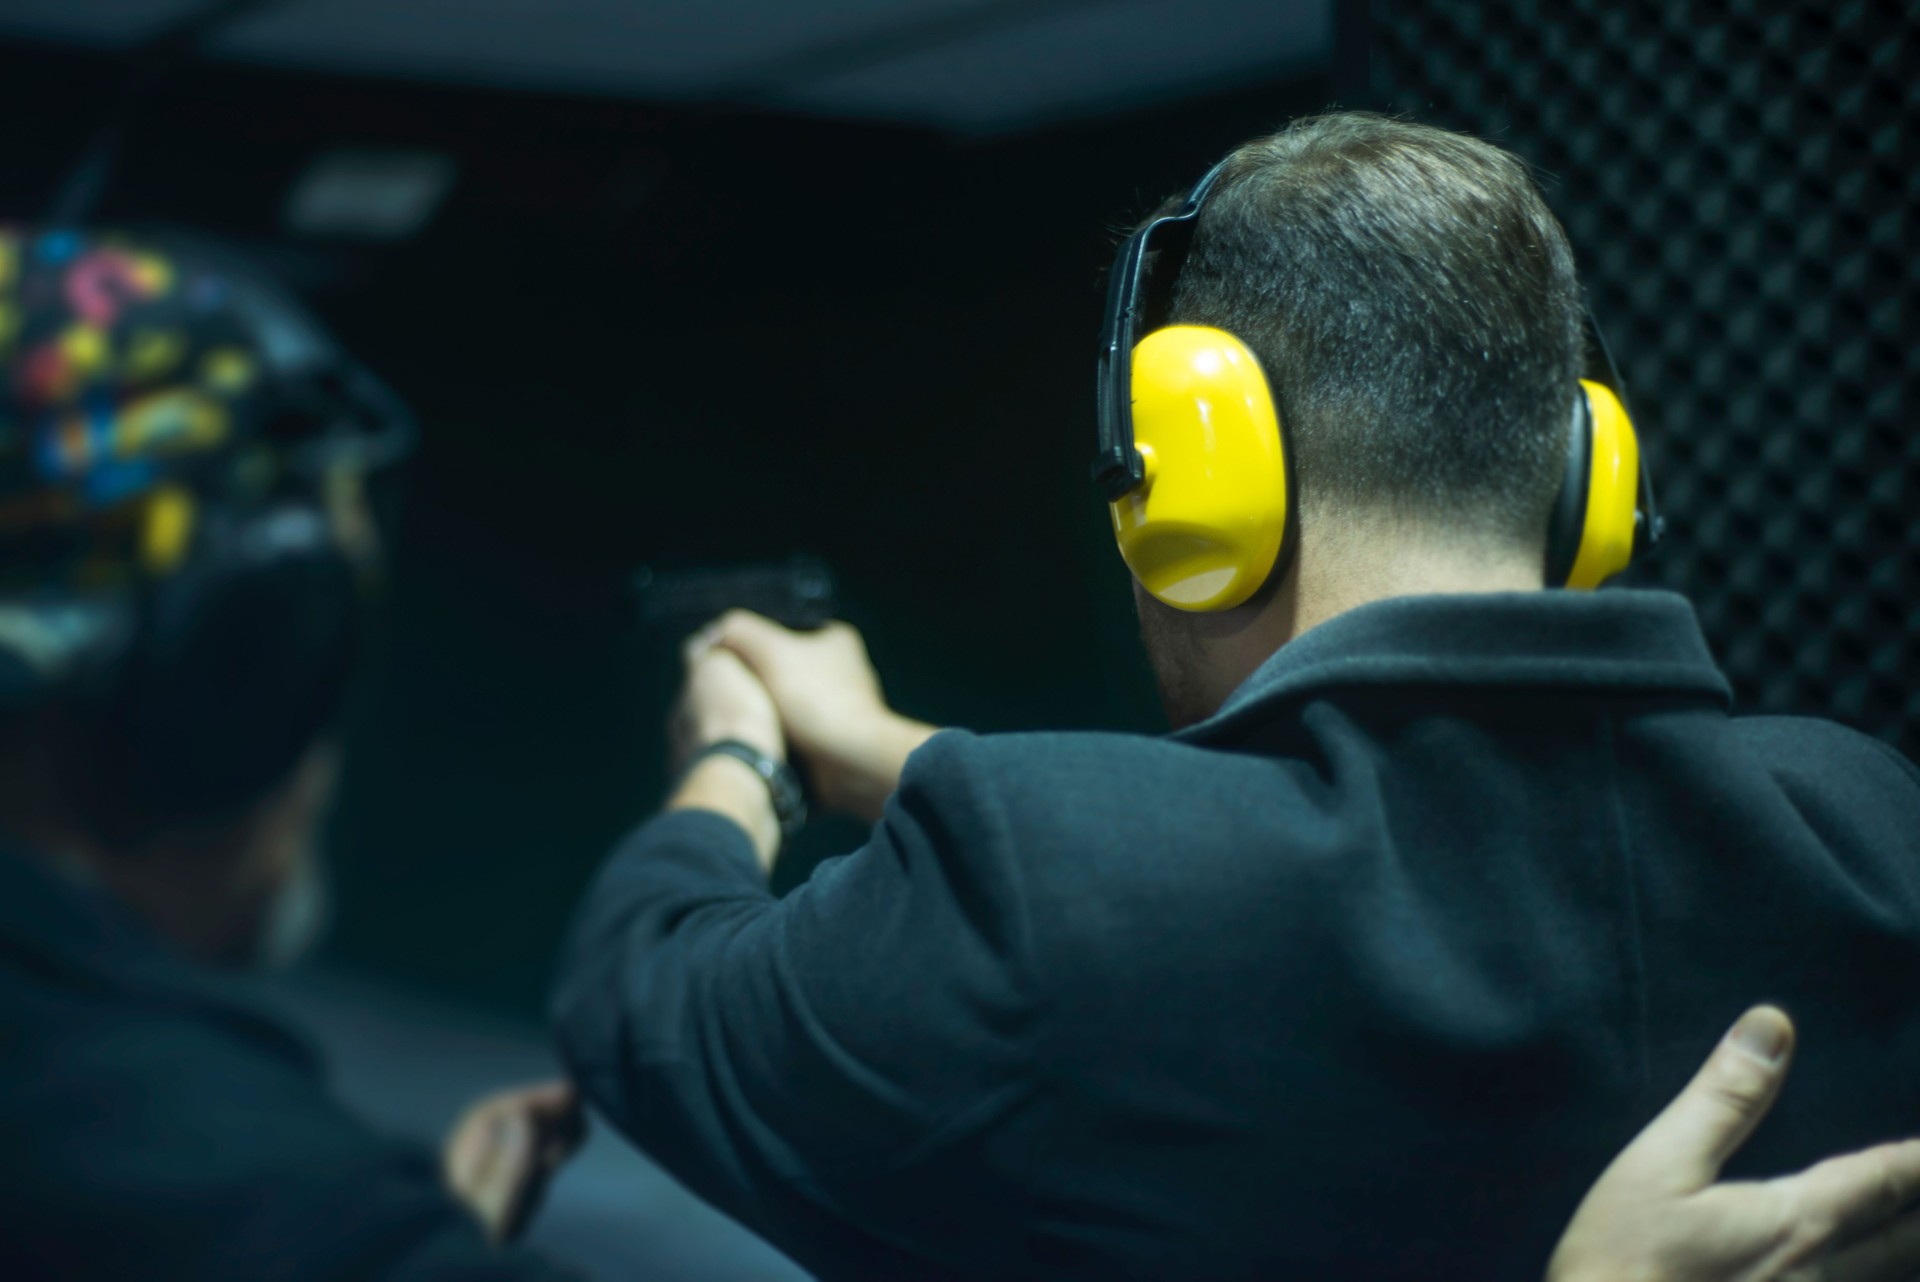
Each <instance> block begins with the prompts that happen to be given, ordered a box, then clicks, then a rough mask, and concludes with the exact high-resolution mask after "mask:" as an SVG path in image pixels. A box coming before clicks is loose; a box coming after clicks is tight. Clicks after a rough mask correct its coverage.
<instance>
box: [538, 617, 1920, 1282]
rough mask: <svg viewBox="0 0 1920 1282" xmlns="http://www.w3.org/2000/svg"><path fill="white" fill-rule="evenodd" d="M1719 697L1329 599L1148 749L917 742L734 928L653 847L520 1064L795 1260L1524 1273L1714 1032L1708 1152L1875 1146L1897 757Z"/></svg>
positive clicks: (1909, 922)
mask: <svg viewBox="0 0 1920 1282" xmlns="http://www.w3.org/2000/svg"><path fill="white" fill-rule="evenodd" d="M1728 701H1729V697H1728V691H1727V686H1726V683H1725V682H1724V680H1723V679H1722V678H1721V676H1720V674H1719V673H1718V672H1717V671H1716V669H1715V668H1714V665H1713V663H1712V661H1711V659H1710V658H1709V657H1708V654H1707V651H1706V648H1705V645H1704V644H1703V642H1702V640H1701V637H1700V633H1699V630H1698V627H1697V625H1696V623H1695V621H1694V617H1693V614H1692V612H1691V610H1690V609H1689V607H1688V606H1687V604H1686V602H1684V601H1683V600H1681V599H1679V598H1677V597H1673V596H1668V595H1661V594H1649V593H1629V592H1606V593H1601V594H1597V595H1575V594H1571V593H1532V594H1523V595H1513V596H1498V597H1451V598H1448V597H1435V598H1419V599H1403V600H1394V601H1388V602H1383V603H1379V604H1375V605H1371V606H1368V607H1365V608H1363V609H1359V610H1355V611H1353V612H1352V613H1350V614H1347V615H1343V616H1341V617H1339V618H1337V619H1335V620H1333V621H1331V622H1329V623H1327V624H1325V625H1323V626H1321V627H1319V628H1316V629H1314V630H1313V631H1312V632H1310V633H1308V634H1307V635H1305V636H1304V637H1302V638H1300V639H1299V640H1297V641H1295V642H1293V643H1292V644H1290V645H1288V646H1287V647H1286V648H1285V649H1283V650H1282V651H1281V652H1280V653H1279V654H1277V655H1275V656H1274V657H1273V658H1272V659H1271V660H1270V661H1268V662H1267V663H1266V664H1265V665H1264V666H1263V667H1262V668H1261V669H1260V671H1259V672H1257V673H1256V674H1255V675H1254V676H1253V677H1252V678H1251V679H1250V680H1249V681H1248V682H1247V683H1246V684H1245V685H1244V686H1243V687H1242V688H1241V689H1240V690H1239V691H1238V692H1237V693H1235V694H1234V696H1233V697H1232V698H1231V699H1230V700H1228V702H1227V704H1226V705H1225V706H1224V707H1223V708H1222V709H1221V710H1220V712H1219V714H1218V715H1217V716H1215V717H1213V718H1212V719H1211V720H1209V721H1207V722H1205V723H1203V724H1201V725H1198V726H1195V727H1193V728H1191V729H1189V730H1187V731H1184V732H1182V733H1179V734H1175V735H1173V736H1171V737H1169V738H1161V739H1151V738H1143V737H1130V736H1125V735H1113V734H1040V735H1009V736H994V737H987V738H976V737H974V736H972V735H968V734H964V733H959V732H949V733H945V734H941V735H939V736H938V737H936V738H935V739H934V740H932V741H931V742H930V743H929V744H928V745H927V746H926V747H925V748H923V749H922V750H921V751H920V752H918V753H917V754H915V756H914V758H913V759H912V761H911V762H910V763H909V765H908V767H907V770H906V773H905V775H904V777H903V778H902V780H901V784H900V788H899V791H898V792H897V794H896V795H895V796H894V798H893V799H892V801H891V802H890V803H889V805H888V807H887V812H886V816H885V818H884V819H883V820H882V821H881V823H880V824H879V825H878V827H876V828H875V830H874V832H873V835H872V839H871V840H870V842H869V843H868V844H867V845H866V846H865V847H864V848H863V849H861V850H859V851H857V852H856V853H854V854H852V855H849V856H847V857H845V858H843V859H840V860H837V861H833V862H830V863H828V864H826V865H824V866H822V867H821V868H820V870H819V871H818V872H817V873H816V874H815V875H814V876H813V878H812V880H811V881H810V882H809V883H808V884H807V885H806V886H804V887H803V888H801V889H799V890H797V891H795V892H794V893H793V894H791V895H790V896H788V897H787V898H786V899H784V900H781V901H775V900H774V899H772V898H770V897H769V896H768V894H767V891H766V889H765V886H764V883H763V879H762V878H761V876H760V875H759V874H758V873H757V872H756V870H755V867H754V862H753V857H752V852H751V849H750V847H749V844H748V841H747V838H746V836H745V835H744V834H743V833H742V832H741V831H740V830H739V829H738V828H737V827H735V826H734V825H733V824H731V823H729V822H728V821H726V820H725V819H722V818H720V817H719V816H717V815H713V814H709V813H702V812H675V813H671V814H668V815H666V816H664V817H661V818H658V819H655V820H654V821H653V822H651V823H649V824H646V825H645V826H643V827H642V828H640V829H639V831H638V832H636V833H635V834H634V835H633V836H632V837H631V838H630V839H629V840H628V841H627V842H626V844H625V845H624V846H622V847H621V848H620V850H619V851H618V852H617V853H616V854H615V855H614V857H613V858H612V860H611V862H610V863H609V864H608V865H607V867H606V869H605V870H604V872H603V873H602V874H601V876H600V879H599V882H598V884H597V885H596V886H595V887H594V889H593V891H592V892H591V895H590V897H589V899H588V901H587V903H586V906H585V907H584V909H583V910H582V913H581V916H580V918H579V920H578V923H577V925H576V927H575V930H574V934H573V938H572V941H571V944H570V947H569V951H568V954H567V957H566V960H565V963H564V966H563V970H562V979H561V984H560V987H559V990H558V996H557V1005H556V1010H557V1015H558V1023H559V1032H560V1036H561V1039H562V1042H563V1044H564V1049H565V1050H566V1052H567V1054H568V1056H569V1058H570V1060H571V1063H572V1064H573V1066H574V1068H575V1070H576V1071H577V1072H578V1073H579V1075H580V1077H581V1079H582V1081H583V1082H584V1083H585V1085H586V1087H587V1089H588V1091H589V1093H590V1094H591V1096H592V1098H593V1099H594V1100H595V1101H596V1102H597V1103H598V1104H599V1105H600V1107H601V1108H603V1109H605V1110H606V1112H607V1113H608V1114H609V1115H610V1116H611V1117H612V1118H613V1119H614V1120H615V1122H616V1123H617V1124H618V1125H619V1126H620V1127H621V1128H623V1129H624V1130H625V1131H626V1132H627V1133H628V1134H629V1135H631V1136H632V1137H633V1138H634V1139H635V1140H636V1141H638V1142H639V1143H640V1144H641V1145H642V1146H644V1147H645V1148H646V1149H647V1150H648V1151H649V1152H650V1153H652V1154H653V1155H654V1157H656V1158H657V1159H658V1160H659V1161H660V1162H661V1163H662V1164H664V1165H665V1166H666V1167H667V1168H668V1169H669V1170H671V1171H673V1172H674V1173H676V1174H677V1175H679V1176H680V1177H681V1178H682V1179H684V1180H685V1181H686V1182H687V1183H688V1184H689V1185H690V1186H691V1187H692V1188H693V1189H694V1190H695V1191H697V1192H699V1193H701V1194H702V1195H704V1196H705V1197H707V1198H709V1199H711V1200H712V1201H713V1202H714V1203H715V1204H717V1205H718V1206H720V1207H721V1208H723V1209H724V1210H726V1211H728V1212H730V1213H732V1214H734V1215H736V1216H738V1217H739V1218H740V1219H742V1220H744V1221H745V1222H746V1223H747V1224H748V1225H750V1226H752V1227H754V1228H756V1229H758V1230H759V1231H760V1232H762V1233H764V1234H765V1235H766V1236H767V1237H769V1238H770V1239H771V1240H772V1241H773V1242H775V1243H776V1244H778V1245H779V1246H781V1247H783V1248H785V1249H786V1250H787V1251H789V1252H790V1253H791V1254H792V1255H793V1256H794V1257H795V1258H796V1259H798V1260H799V1261H801V1262H802V1263H803V1264H806V1265H809V1266H811V1267H812V1268H814V1269H816V1270H817V1271H819V1272H821V1273H822V1274H824V1275H827V1276H836V1277H874V1278H908V1277H921V1276H927V1277H935V1276H938V1277H946V1276H953V1277H961V1276H966V1277H975V1278H996V1279H998V1278H1086V1279H1095V1278H1099V1279H1110V1278H1122V1277H1130V1278H1193V1279H1208V1280H1210V1282H1215V1280H1221V1279H1231V1278H1265V1279H1278V1278H1294V1277H1299V1278H1306V1277H1327V1278H1341V1279H1365V1278H1407V1279H1413V1278H1419V1279H1426V1280H1431V1279H1463V1280H1466V1279H1471V1280H1472V1282H1488V1280H1490V1279H1501V1278H1514V1279H1520V1278H1537V1277H1539V1275H1540V1273H1541V1270H1542V1269H1543V1267H1544V1265H1545V1263H1546V1260H1547V1257H1548V1255H1549V1253H1550V1251H1551V1248H1552V1245H1553V1243H1554V1241H1555V1239H1556V1237H1557V1236H1558V1234H1559V1233H1560V1231H1561V1230H1562V1229H1563V1228H1564V1227H1565V1225H1566V1222H1567V1219H1568V1217H1569V1216H1570V1214H1571V1213H1572V1211H1573V1208H1574V1206H1575V1204H1576V1203H1577V1202H1578V1200H1579V1198H1580V1196H1581V1194H1582V1192H1583V1191H1584V1189H1585V1188H1586V1187H1587V1186H1588V1185H1589V1184H1590V1183H1591V1182H1592V1180H1593V1179H1594V1178H1595V1176H1597V1175H1598V1174H1599V1172H1600V1170H1601V1169H1602V1167H1603V1166H1604V1165H1605V1164H1606V1163H1607V1161H1608V1160H1610V1159H1611V1157H1612V1156H1613V1155H1614V1154H1615V1152H1616V1151H1617V1150H1618V1149H1619V1148H1620V1147H1621V1146H1622V1145H1623V1144H1624V1143H1625V1142H1626V1141H1627V1140H1628V1139H1629V1137H1631V1136H1632V1135H1633V1133H1634V1132H1635V1131H1636V1130H1637V1129H1638V1128H1639V1127H1640V1126H1642V1125H1643V1124H1644V1123H1645V1122H1646V1121H1647V1120H1648V1119H1649V1118H1650V1117H1651V1116H1652V1115H1653V1113H1654V1112H1656V1111H1657V1110H1658V1109H1659V1108H1660V1107H1661V1106H1662V1105H1663V1104H1664V1103H1665V1102H1666V1101H1667V1100H1668V1099H1669V1098H1670V1097H1671V1096H1672V1095H1673V1094H1674V1093H1675V1092H1676V1091H1677V1090H1678V1089H1679V1087H1680V1086H1681V1084H1682V1083H1683V1082H1684V1081H1685V1079H1686V1078H1687V1077H1688V1076H1689V1075H1690V1074H1691V1073H1692V1072H1693V1071H1694V1070H1695V1069H1696V1068H1697V1067H1698V1066H1699V1064H1700V1062H1701V1061H1702V1059H1703V1058H1704V1057H1705V1056H1706V1054H1707V1052H1708V1050H1709V1049H1710V1048H1711V1047H1712V1045H1713V1043H1714V1042H1715V1040H1716V1039H1717V1038H1718V1037H1719V1036H1720V1035H1721V1033H1722V1032H1723V1030H1724V1029H1725V1027H1726V1026H1727V1025H1728V1024H1729V1023H1730V1022H1731V1021H1732V1020H1733V1019H1734V1018H1735V1017H1736V1016H1737V1015H1738V1014H1739V1013H1740V1012H1741V1010H1742V1009H1744V1008H1745V1007H1746V1006H1747V1005H1748V1004H1750V1003H1752V1002H1755V1001H1759V1000H1762V999H1771V1000H1774V1001H1777V1002H1780V1003H1782V1004H1783V1005H1784V1006H1785V1007H1786V1009H1787V1010H1788V1011H1789V1012H1790V1013H1791V1014H1792V1015H1793V1016H1794V1017H1795V1019H1796V1020H1797V1021H1798V1022H1799V1026H1800V1031H1801V1036H1802V1050H1801V1052H1800V1056H1799V1063H1798V1065H1797V1067H1796V1068H1795V1069H1794V1073H1793V1079H1792V1080H1791V1081H1790V1082H1789V1083H1788V1086H1787V1089H1786V1096H1785V1100H1784V1102H1783V1103H1782V1104H1781V1105H1780V1106H1779V1108H1778V1109H1777V1110H1776V1111H1775V1114H1774V1115H1773V1116H1772V1117H1771V1118H1769V1119H1768V1121H1767V1122H1766V1123H1765V1125H1764V1126H1763V1127H1762V1128H1761V1130H1760V1132H1759V1135H1758V1137H1757V1138H1756V1139H1755V1140H1753V1141H1752V1143H1751V1144H1750V1145H1749V1147H1748V1149H1747V1151H1746V1152H1744V1153H1743V1154H1742V1156H1741V1161H1740V1162H1739V1163H1737V1164H1736V1167H1735V1170H1736V1171H1737V1170H1742V1169H1744V1170H1747V1171H1774V1172H1778V1171H1782V1170H1785V1169H1788V1168H1795V1167H1798V1166H1800V1165H1802V1164H1805V1163H1809V1162H1811V1161H1813V1160H1815V1159H1817V1158H1820V1157H1824V1156H1827V1155H1829V1154H1831V1153H1834V1152H1837V1151H1839V1150H1842V1149H1846V1148H1849V1147H1852V1146H1857V1145H1865V1144H1868V1143H1870V1142H1876V1141H1879V1140H1882V1139H1887V1138H1891V1137H1894V1136H1898V1135H1901V1134H1903V1133H1910V1132H1914V1131H1916V1130H1920V1090H1916V1089H1915V1086H1916V1083H1920V776H1916V772H1915V771H1914V769H1913V767H1912V766H1910V765H1909V764H1908V763H1907V762H1905V761H1904V760H1902V759H1901V758H1900V757H1898V756H1897V755H1896V754H1895V753H1893V752H1892V751H1891V750H1889V749H1888V748H1887V747H1885V746H1884V745H1882V744H1880V743H1878V742H1875V741H1874V740H1871V739H1868V738H1865V737H1863V736H1861V735H1858V734H1855V733H1852V732H1850V731H1848V730H1845V729H1842V728H1840V727H1838V726H1835V725H1830V724H1826V723H1823V722H1819V721H1807V720H1790V719H1780V718H1749V719H1732V718H1730V717H1729V716H1728Z"/></svg>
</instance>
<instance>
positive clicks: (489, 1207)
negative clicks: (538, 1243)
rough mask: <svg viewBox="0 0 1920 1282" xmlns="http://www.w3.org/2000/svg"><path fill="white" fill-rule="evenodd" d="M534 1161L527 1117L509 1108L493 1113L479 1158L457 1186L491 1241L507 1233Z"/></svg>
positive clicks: (531, 1134) (505, 1235)
mask: <svg viewBox="0 0 1920 1282" xmlns="http://www.w3.org/2000/svg"><path fill="white" fill-rule="evenodd" d="M533 1163H534V1154H533V1127H532V1126H531V1125H530V1124H529V1123H528V1121H527V1119H526V1117H525V1116H523V1115H522V1114H520V1113H518V1112H516V1111H512V1110H507V1111H503V1112H500V1113H497V1114H495V1115H494V1116H493V1118H492V1119H491V1121H490V1124H489V1126H488V1128H487V1136H486V1141H485V1143H484V1146H483V1147H482V1149H481V1152H480V1155H479V1160H478V1161H477V1162H475V1163H474V1165H473V1166H472V1168H470V1170H469V1172H468V1175H467V1180H466V1182H465V1184H464V1186H463V1187H462V1188H461V1189H460V1192H461V1193H463V1194H464V1195H465V1200H466V1202H467V1204H468V1205H469V1206H471V1207H472V1208H473V1210H474V1213H475V1214H477V1215H478V1216H479V1217H480V1220H481V1222H482V1223H483V1224H484V1225H485V1226H486V1229H487V1236H488V1237H489V1238H491V1239H492V1240H493V1241H496V1242H498V1241H501V1240H503V1239H504V1238H505V1237H507V1236H508V1232H509V1230H510V1229H511V1228H512V1224H511V1221H512V1218H513V1213H514V1209H515V1205H516V1203H517V1202H518V1200H519V1197H520V1192H521V1190H522V1189H523V1188H524V1187H525V1186H526V1184H527V1182H528V1180H529V1179H530V1178H531V1176H532V1173H533Z"/></svg>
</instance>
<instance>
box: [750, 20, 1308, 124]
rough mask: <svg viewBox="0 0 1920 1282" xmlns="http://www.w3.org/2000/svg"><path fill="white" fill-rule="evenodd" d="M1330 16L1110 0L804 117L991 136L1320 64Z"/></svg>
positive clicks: (903, 70)
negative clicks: (914, 124) (883, 121)
mask: <svg viewBox="0 0 1920 1282" xmlns="http://www.w3.org/2000/svg"><path fill="white" fill-rule="evenodd" d="M1332 43H1333V14H1332V5H1331V4H1328V3H1310V2H1309V3H1299V2H1293V3H1283V2H1280V0H1265V2H1264V3H1263V2H1262V0H1118V2H1116V3H1109V4H1102V5H1097V6H1082V7H1077V8H1074V9H1071V10H1065V11H1060V12H1055V13H1051V14H1042V15H1041V16H1038V17H1036V18H1034V19H1033V20H1031V21H1027V22H1022V23H1019V24H1017V25H1010V26H1008V27H1004V28H1001V29H998V30H995V31H991V32H985V33H981V34H979V35H976V36H974V37H972V38H970V39H965V40H955V41H951V42H946V43H943V44H940V45H938V46H935V47H931V48H926V49H922V50H920V51H918V52H916V53H913V54H910V55H906V56H901V57H895V58H891V59H888V60H887V61H885V62H880V63H876V64H874V65H872V66H867V67H863V68H859V69H857V70H852V71H848V72H845V73H841V74H838V75H832V76H827V77H823V78H821V79H819V80H816V81H813V82H811V83H806V84H801V85H795V86H792V87H791V89H790V91H789V93H788V94H787V101H789V102H791V103H792V104H794V105H796V106H802V107H806V108H809V109H813V110H819V111H829V112H834V113H845V114H849V115H859V116H885V117H887V118H889V119H905V120H916V121H922V122H926V123H931V124H938V125H942V126H945V127H948V128H954V129H961V130H968V131H976V130H995V129H1005V128H1010V127H1015V126H1019V125H1023V124H1029V123H1036V122H1038V121H1042V120H1050V119H1058V118H1060V117H1062V116H1067V115H1081V114H1087V113H1089V112H1092V111H1097V110H1100V109H1103V108H1113V107H1116V106H1131V105H1136V104H1138V103H1140V102H1143V101H1149V100H1152V99H1156V98H1167V97H1170V96H1174V95H1176V94H1179V93H1182V92H1186V91H1192V90H1200V89H1207V88H1212V87H1217V86H1220V85H1225V84H1231V83H1237V82H1244V81H1247V80H1249V79H1251V78H1253V77H1255V76H1258V75H1262V74H1266V73H1278V72H1282V71H1290V70H1299V69H1301V68H1303V67H1307V66H1311V65H1315V64H1319V63H1324V62H1325V61H1326V59H1327V58H1328V56H1329V54H1330V52H1331V49H1332Z"/></svg>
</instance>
